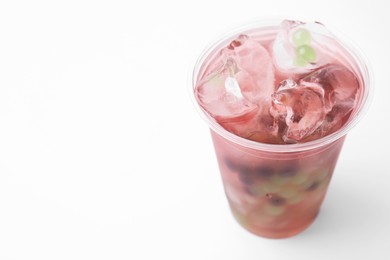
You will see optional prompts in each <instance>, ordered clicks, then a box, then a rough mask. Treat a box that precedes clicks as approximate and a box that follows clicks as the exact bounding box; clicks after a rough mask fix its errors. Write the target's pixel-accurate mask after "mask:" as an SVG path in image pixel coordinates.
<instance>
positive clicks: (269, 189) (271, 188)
mask: <svg viewBox="0 0 390 260" xmlns="http://www.w3.org/2000/svg"><path fill="white" fill-rule="evenodd" d="M281 189H282V186H279V185H275V184H274V183H271V182H267V183H264V185H263V191H264V192H265V193H278V192H279V191H280V190H281Z"/></svg>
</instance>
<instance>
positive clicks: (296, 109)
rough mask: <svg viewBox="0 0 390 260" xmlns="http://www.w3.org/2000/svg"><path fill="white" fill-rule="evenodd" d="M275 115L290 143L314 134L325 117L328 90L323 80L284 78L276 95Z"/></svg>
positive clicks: (279, 128) (273, 110)
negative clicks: (296, 80)
mask: <svg viewBox="0 0 390 260" xmlns="http://www.w3.org/2000/svg"><path fill="white" fill-rule="evenodd" d="M270 113H271V115H272V116H273V117H274V124H275V125H276V126H277V128H278V134H279V135H280V136H281V137H282V139H283V140H284V142H286V143H296V142H299V141H300V140H302V139H304V138H306V137H307V136H309V135H310V134H312V133H313V132H314V131H315V130H316V129H317V128H318V127H319V126H320V125H321V124H322V122H323V121H324V119H325V114H326V113H325V109H324V90H323V89H322V88H321V86H320V85H319V84H307V85H301V84H297V83H296V82H295V81H293V80H291V79H287V80H285V81H283V82H282V83H281V85H280V87H279V89H278V90H277V91H276V92H275V93H274V94H273V95H272V107H271V109H270Z"/></svg>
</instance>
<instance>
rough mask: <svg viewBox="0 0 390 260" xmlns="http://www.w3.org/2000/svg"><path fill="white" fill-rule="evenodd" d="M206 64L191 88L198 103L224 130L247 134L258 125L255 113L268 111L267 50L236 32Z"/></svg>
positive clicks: (271, 75) (270, 71)
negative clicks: (199, 78)
mask: <svg viewBox="0 0 390 260" xmlns="http://www.w3.org/2000/svg"><path fill="white" fill-rule="evenodd" d="M210 67H211V68H212V70H211V71H208V75H207V76H205V77H204V78H203V79H202V80H201V81H200V82H199V84H198V85H197V87H196V90H195V91H196V93H195V94H196V96H197V98H198V101H199V103H200V105H201V106H202V107H203V108H204V109H205V110H206V111H207V112H208V113H209V114H210V115H211V116H213V117H214V118H215V119H216V120H217V122H218V123H220V124H221V125H222V126H224V127H225V128H226V129H227V130H228V131H231V132H233V133H234V134H237V135H240V136H242V137H244V138H247V137H248V136H251V134H252V132H253V131H258V129H259V128H260V127H259V125H258V116H259V114H261V113H262V112H263V111H266V112H267V113H268V110H269V107H270V105H271V98H270V97H271V95H272V93H273V92H274V70H273V65H272V60H271V57H270V55H269V53H268V52H267V50H266V49H265V48H264V47H263V46H262V45H261V44H260V43H258V42H256V41H255V40H253V39H251V38H250V37H248V36H246V35H240V36H238V37H237V38H236V39H235V40H233V41H231V42H230V44H228V46H227V47H225V48H224V49H222V50H221V52H220V55H219V56H218V57H216V58H215V60H214V61H211V64H210ZM206 71H207V70H206Z"/></svg>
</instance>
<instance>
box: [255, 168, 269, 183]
mask: <svg viewBox="0 0 390 260" xmlns="http://www.w3.org/2000/svg"><path fill="white" fill-rule="evenodd" d="M254 175H255V176H256V177H257V178H259V179H265V180H267V179H269V178H271V177H272V176H273V175H274V171H273V170H272V168H270V167H266V166H259V167H256V168H255V169H254Z"/></svg>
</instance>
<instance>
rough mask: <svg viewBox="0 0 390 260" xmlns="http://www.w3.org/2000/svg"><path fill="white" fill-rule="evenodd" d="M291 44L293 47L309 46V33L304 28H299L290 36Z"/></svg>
mask: <svg viewBox="0 0 390 260" xmlns="http://www.w3.org/2000/svg"><path fill="white" fill-rule="evenodd" d="M292 42H293V43H294V44H295V46H301V45H309V44H310V43H311V33H310V32H309V31H308V30H307V29H305V28H299V29H297V30H296V31H295V32H294V33H293V34H292Z"/></svg>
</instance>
